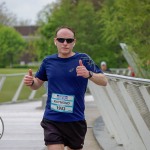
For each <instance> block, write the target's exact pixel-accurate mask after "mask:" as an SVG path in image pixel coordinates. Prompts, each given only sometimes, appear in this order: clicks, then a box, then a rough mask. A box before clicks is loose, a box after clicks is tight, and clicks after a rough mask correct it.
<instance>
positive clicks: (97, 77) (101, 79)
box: [76, 60, 107, 86]
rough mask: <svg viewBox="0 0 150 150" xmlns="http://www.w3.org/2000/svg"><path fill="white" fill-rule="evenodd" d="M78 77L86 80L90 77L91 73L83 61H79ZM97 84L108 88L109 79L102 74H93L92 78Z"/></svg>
mask: <svg viewBox="0 0 150 150" xmlns="http://www.w3.org/2000/svg"><path fill="white" fill-rule="evenodd" d="M76 72H77V76H82V77H84V78H88V77H89V71H88V70H87V69H86V67H85V66H84V65H83V63H82V60H79V66H77V68H76ZM90 80H91V81H93V82H94V83H95V84H98V85H102V86H106V85H107V78H106V76H105V75H104V74H102V73H93V75H92V77H91V78H90Z"/></svg>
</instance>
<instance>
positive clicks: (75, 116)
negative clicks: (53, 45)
mask: <svg viewBox="0 0 150 150" xmlns="http://www.w3.org/2000/svg"><path fill="white" fill-rule="evenodd" d="M80 59H81V60H82V63H83V65H84V66H85V67H86V68H87V70H89V71H90V70H91V71H93V72H95V73H103V72H102V71H101V70H100V69H99V68H98V66H97V65H95V63H94V62H93V60H92V59H91V58H90V57H89V56H88V55H87V54H84V53H75V55H73V56H71V57H69V58H60V57H58V54H53V55H50V56H47V57H46V58H45V59H44V60H43V62H42V64H41V66H40V68H39V70H38V71H37V73H36V75H35V77H37V78H39V79H40V80H43V81H48V98H47V104H46V108H45V112H44V116H43V118H45V119H47V120H53V121H59V122H72V121H79V120H84V119H85V117H84V109H85V103H84V94H85V92H86V88H87V83H88V79H87V78H83V77H81V76H77V73H76V67H77V66H79V60H80Z"/></svg>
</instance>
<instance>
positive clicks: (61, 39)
mask: <svg viewBox="0 0 150 150" xmlns="http://www.w3.org/2000/svg"><path fill="white" fill-rule="evenodd" d="M57 41H58V42H60V43H64V41H65V39H63V38H57Z"/></svg>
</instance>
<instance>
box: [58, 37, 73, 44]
mask: <svg viewBox="0 0 150 150" xmlns="http://www.w3.org/2000/svg"><path fill="white" fill-rule="evenodd" d="M57 41H58V42H60V43H64V42H65V41H66V42H67V43H72V42H73V41H74V39H71V38H69V39H64V38H57Z"/></svg>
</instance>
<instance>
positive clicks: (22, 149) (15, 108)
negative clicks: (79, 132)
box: [0, 97, 101, 150]
mask: <svg viewBox="0 0 150 150" xmlns="http://www.w3.org/2000/svg"><path fill="white" fill-rule="evenodd" d="M41 105H42V104H41V101H32V102H25V103H16V104H6V105H0V116H1V117H2V118H3V121H4V124H5V131H4V135H3V137H2V139H1V140H0V150H10V149H11V150H44V149H45V146H44V141H43V130H42V128H41V126H40V121H41V118H42V116H43V110H42V109H40V107H41ZM85 116H86V120H87V125H88V131H87V135H86V139H85V145H84V148H83V150H101V149H100V146H99V144H98V143H97V141H96V140H95V137H94V136H93V126H94V121H95V119H96V118H98V116H100V114H99V111H98V110H97V107H96V104H95V102H94V101H93V99H91V97H86V111H85Z"/></svg>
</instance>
